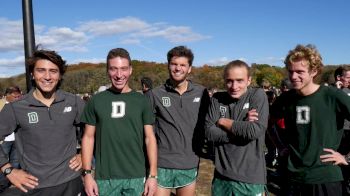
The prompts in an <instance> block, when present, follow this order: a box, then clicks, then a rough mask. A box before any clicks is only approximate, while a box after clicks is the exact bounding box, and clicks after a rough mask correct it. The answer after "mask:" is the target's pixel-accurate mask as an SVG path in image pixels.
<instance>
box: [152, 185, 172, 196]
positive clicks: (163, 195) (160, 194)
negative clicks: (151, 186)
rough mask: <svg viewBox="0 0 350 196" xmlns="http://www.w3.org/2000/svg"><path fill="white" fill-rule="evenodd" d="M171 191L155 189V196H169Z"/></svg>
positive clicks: (160, 188)
mask: <svg viewBox="0 0 350 196" xmlns="http://www.w3.org/2000/svg"><path fill="white" fill-rule="evenodd" d="M170 193H171V189H166V188H162V187H159V186H158V187H157V191H156V194H155V196H170Z"/></svg>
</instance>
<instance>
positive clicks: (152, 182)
mask: <svg viewBox="0 0 350 196" xmlns="http://www.w3.org/2000/svg"><path fill="white" fill-rule="evenodd" d="M156 191H157V179H155V178H148V179H147V180H146V183H145V192H144V193H143V195H144V196H153V195H154V194H155V193H156Z"/></svg>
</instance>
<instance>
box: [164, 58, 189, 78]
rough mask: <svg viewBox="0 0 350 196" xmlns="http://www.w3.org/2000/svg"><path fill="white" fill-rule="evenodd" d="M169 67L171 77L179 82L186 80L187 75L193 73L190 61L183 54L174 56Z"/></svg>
mask: <svg viewBox="0 0 350 196" xmlns="http://www.w3.org/2000/svg"><path fill="white" fill-rule="evenodd" d="M168 69H169V76H170V79H171V80H172V81H173V82H175V83H177V84H180V83H182V82H185V81H186V79H187V76H188V75H189V74H190V73H191V66H190V64H189V62H188V58H187V57H182V56H180V57H178V56H174V57H172V58H171V60H170V63H169V65H168Z"/></svg>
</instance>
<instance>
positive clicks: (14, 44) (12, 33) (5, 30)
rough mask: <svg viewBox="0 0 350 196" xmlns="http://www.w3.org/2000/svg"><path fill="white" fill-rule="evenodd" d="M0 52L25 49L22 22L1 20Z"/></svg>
mask: <svg viewBox="0 0 350 196" xmlns="http://www.w3.org/2000/svg"><path fill="white" fill-rule="evenodd" d="M0 29H1V31H0V43H1V44H0V52H9V51H16V50H20V49H23V29H22V21H21V20H13V21H11V20H8V19H6V18H0Z"/></svg>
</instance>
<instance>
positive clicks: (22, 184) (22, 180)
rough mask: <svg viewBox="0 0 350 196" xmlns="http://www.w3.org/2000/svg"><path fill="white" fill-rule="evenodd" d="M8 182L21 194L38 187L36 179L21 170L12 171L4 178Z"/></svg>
mask: <svg viewBox="0 0 350 196" xmlns="http://www.w3.org/2000/svg"><path fill="white" fill-rule="evenodd" d="M6 177H7V178H8V180H9V181H10V182H11V183H12V184H13V185H15V186H16V187H17V188H19V189H20V190H21V191H23V192H25V193H26V192H28V188H30V189H34V188H35V187H36V186H38V185H39V183H38V178H36V177H35V176H32V175H30V174H28V173H27V172H25V171H24V170H22V169H13V170H12V172H11V173H10V174H8V175H7V176H6Z"/></svg>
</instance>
